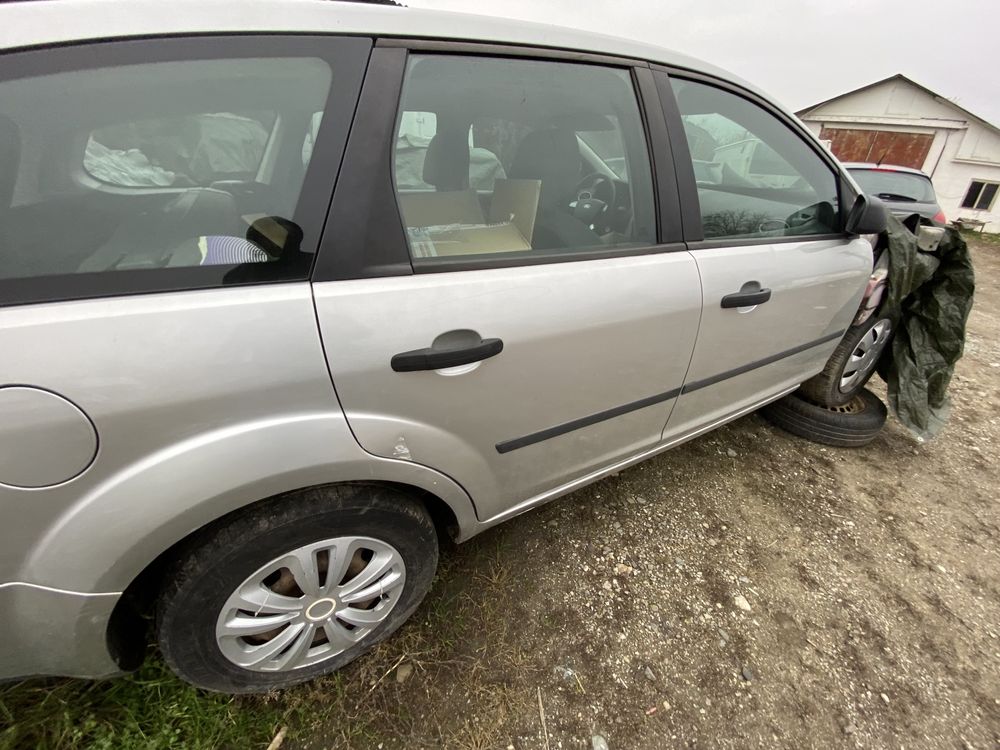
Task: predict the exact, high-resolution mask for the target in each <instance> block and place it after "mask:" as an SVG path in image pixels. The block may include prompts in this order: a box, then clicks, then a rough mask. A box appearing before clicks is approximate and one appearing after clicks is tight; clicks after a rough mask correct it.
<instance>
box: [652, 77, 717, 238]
mask: <svg viewBox="0 0 1000 750" xmlns="http://www.w3.org/2000/svg"><path fill="white" fill-rule="evenodd" d="M652 75H653V78H654V80H655V83H656V93H657V95H658V97H659V101H660V111H661V112H662V113H663V121H664V123H665V125H666V128H667V135H668V139H669V144H670V145H669V147H670V149H671V152H672V155H673V165H674V179H675V180H676V186H677V193H678V201H679V211H680V222H681V227H682V230H683V239H684V241H685V242H700V241H701V240H703V239H705V233H704V230H703V229H702V226H701V208H700V206H699V205H698V183H697V181H696V180H695V177H694V164H693V163H692V161H691V151H690V149H689V148H688V142H687V136H686V135H685V134H684V121H683V120H682V119H681V111H680V109H679V108H678V106H677V99H676V98H675V97H674V89H673V86H671V85H670V77H669V76H668V75H667V72H666V71H665V70H662V69H657V68H654V69H653V70H652Z"/></svg>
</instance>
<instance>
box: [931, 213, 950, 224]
mask: <svg viewBox="0 0 1000 750" xmlns="http://www.w3.org/2000/svg"><path fill="white" fill-rule="evenodd" d="M934 221H936V222H937V223H938V224H947V223H948V220H947V219H946V218H945V216H944V211H938V212H937V213H936V214H934Z"/></svg>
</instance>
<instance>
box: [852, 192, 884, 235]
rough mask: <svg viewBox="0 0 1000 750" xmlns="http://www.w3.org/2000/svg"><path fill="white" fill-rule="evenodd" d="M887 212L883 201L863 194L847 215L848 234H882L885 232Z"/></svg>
mask: <svg viewBox="0 0 1000 750" xmlns="http://www.w3.org/2000/svg"><path fill="white" fill-rule="evenodd" d="M886 221H887V217H886V211H885V205H883V203H882V201H880V200H879V199H878V198H876V197H875V196H874V195H865V194H864V193H862V194H861V195H859V196H858V197H857V198H856V199H855V201H854V205H853V206H851V212H850V213H849V214H847V226H846V229H847V232H848V233H849V234H880V233H882V232H884V231H885V227H886Z"/></svg>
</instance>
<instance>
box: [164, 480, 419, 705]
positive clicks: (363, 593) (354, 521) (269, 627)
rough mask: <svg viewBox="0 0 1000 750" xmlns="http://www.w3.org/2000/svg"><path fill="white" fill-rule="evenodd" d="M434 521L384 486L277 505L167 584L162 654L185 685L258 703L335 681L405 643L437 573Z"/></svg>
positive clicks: (225, 535) (194, 555) (205, 540)
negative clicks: (361, 659)
mask: <svg viewBox="0 0 1000 750" xmlns="http://www.w3.org/2000/svg"><path fill="white" fill-rule="evenodd" d="M437 554H438V541H437V535H436V532H435V529H434V524H433V522H432V521H431V518H430V516H429V515H428V513H427V511H426V509H425V508H424V507H423V506H422V505H420V504H419V503H417V502H415V501H413V500H412V499H410V498H409V497H407V496H406V495H404V494H402V493H400V492H398V491H396V490H394V489H390V488H386V487H381V486H363V485H345V486H333V487H323V488H317V489H310V490H303V491H299V492H294V493H290V494H288V495H284V496H281V497H278V498H274V499H272V500H270V501H268V502H266V503H263V504H261V505H258V506H255V507H253V508H252V509H250V510H249V511H248V512H246V513H242V514H237V515H235V516H231V517H228V518H227V519H224V520H223V521H222V522H221V523H219V524H216V525H214V526H212V527H210V528H208V529H206V530H205V531H203V532H201V533H199V534H197V535H196V536H195V538H193V539H192V540H190V542H189V544H188V545H186V548H185V549H184V550H183V551H182V552H181V554H180V555H179V556H178V558H177V560H176V562H175V563H174V564H173V565H172V566H171V567H170V569H169V570H168V572H167V585H166V587H165V590H164V592H163V595H162V597H161V599H160V603H159V607H158V613H157V633H158V640H159V644H160V649H161V651H162V653H163V656H164V659H165V660H166V662H167V664H168V665H169V666H170V667H171V668H172V669H173V670H174V671H175V672H176V673H177V674H178V675H179V676H180V677H182V678H183V679H185V680H187V681H188V682H190V683H192V684H194V685H197V686H198V687H202V688H206V689H208V690H217V691H220V692H226V693H251V692H263V691H267V690H273V689H275V688H282V687H287V686H289V685H294V684H296V683H299V682H303V681H305V680H309V679H312V678H314V677H317V676H319V675H322V674H326V673H328V672H332V671H334V670H336V669H338V668H340V667H342V666H344V665H345V664H347V663H348V662H350V661H352V660H353V659H355V658H357V657H358V656H360V655H361V654H362V653H364V652H365V651H367V650H368V649H370V648H371V647H372V646H373V645H375V644H376V643H378V642H379V641H381V640H383V639H385V638H386V637H387V636H389V635H390V634H391V633H393V632H394V631H395V630H396V629H397V628H398V627H399V626H400V625H402V624H403V622H404V621H405V620H406V619H407V618H408V617H409V616H410V614H411V613H412V612H413V611H414V610H415V609H416V608H417V606H418V605H419V603H420V601H421V600H422V599H423V597H424V594H426V593H427V591H428V589H429V588H430V585H431V581H432V580H433V577H434V571H435V568H436V566H437Z"/></svg>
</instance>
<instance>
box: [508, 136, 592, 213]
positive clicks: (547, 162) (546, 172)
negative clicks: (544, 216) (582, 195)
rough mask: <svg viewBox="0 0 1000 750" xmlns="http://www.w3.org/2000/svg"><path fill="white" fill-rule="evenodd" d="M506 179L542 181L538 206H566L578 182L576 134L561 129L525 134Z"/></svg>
mask: <svg viewBox="0 0 1000 750" xmlns="http://www.w3.org/2000/svg"><path fill="white" fill-rule="evenodd" d="M508 176H509V177H511V178H513V179H519V180H541V181H542V192H541V195H540V196H539V200H538V203H539V205H540V206H553V205H557V204H561V203H563V202H568V201H569V200H571V199H572V192H573V189H574V188H575V187H576V184H577V182H579V180H580V145H579V143H578V142H577V140H576V133H574V132H573V131H572V130H564V129H560V128H552V129H551V130H536V131H534V132H531V133H528V134H527V135H526V136H524V139H523V140H522V141H521V145H520V146H518V149H517V154H516V155H515V156H514V163H513V164H511V167H510V171H509V172H508Z"/></svg>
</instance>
